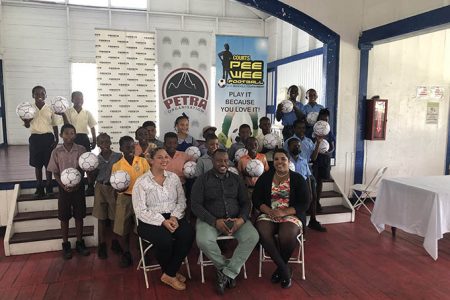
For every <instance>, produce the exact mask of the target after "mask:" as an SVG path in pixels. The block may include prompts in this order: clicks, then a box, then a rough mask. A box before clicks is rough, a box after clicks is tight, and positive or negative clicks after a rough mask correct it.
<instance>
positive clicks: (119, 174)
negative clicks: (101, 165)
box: [109, 170, 131, 191]
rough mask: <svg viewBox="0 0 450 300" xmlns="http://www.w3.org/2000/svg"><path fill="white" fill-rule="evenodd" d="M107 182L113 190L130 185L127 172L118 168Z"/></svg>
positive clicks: (123, 188)
mask: <svg viewBox="0 0 450 300" xmlns="http://www.w3.org/2000/svg"><path fill="white" fill-rule="evenodd" d="M109 182H110V183H111V186H112V187H113V188H114V189H115V190H118V191H123V190H125V189H126V188H127V187H128V186H129V185H130V182H131V177H130V175H129V174H128V173H127V172H125V171H122V170H119V171H116V172H114V173H112V174H111V177H110V178H109Z"/></svg>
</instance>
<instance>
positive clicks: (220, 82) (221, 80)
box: [217, 78, 227, 88]
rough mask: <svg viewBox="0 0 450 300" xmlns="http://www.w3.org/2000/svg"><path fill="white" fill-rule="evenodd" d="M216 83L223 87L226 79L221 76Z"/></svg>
mask: <svg viewBox="0 0 450 300" xmlns="http://www.w3.org/2000/svg"><path fill="white" fill-rule="evenodd" d="M217 85H218V86H219V87H220V88H224V87H225V86H226V85H227V81H226V80H225V79H223V78H221V79H220V80H219V82H218V83H217Z"/></svg>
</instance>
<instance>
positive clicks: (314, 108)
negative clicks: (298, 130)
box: [303, 89, 324, 138]
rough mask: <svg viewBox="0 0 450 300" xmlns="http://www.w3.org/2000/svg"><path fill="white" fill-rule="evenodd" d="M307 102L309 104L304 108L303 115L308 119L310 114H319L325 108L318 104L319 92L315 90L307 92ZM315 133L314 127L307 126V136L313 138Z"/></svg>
mask: <svg viewBox="0 0 450 300" xmlns="http://www.w3.org/2000/svg"><path fill="white" fill-rule="evenodd" d="M305 98H306V100H308V103H307V104H305V106H303V113H304V114H305V116H306V117H307V116H308V114H310V113H312V112H314V113H319V112H320V110H321V109H323V108H324V107H323V106H322V105H320V104H318V103H317V92H316V90H315V89H309V90H307V91H306V96H305ZM312 133H313V125H309V124H306V136H307V137H309V138H311V137H312Z"/></svg>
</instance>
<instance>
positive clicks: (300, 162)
mask: <svg viewBox="0 0 450 300" xmlns="http://www.w3.org/2000/svg"><path fill="white" fill-rule="evenodd" d="M290 161H291V162H292V163H293V164H294V166H295V172H297V173H299V174H300V175H302V176H303V178H305V179H306V178H308V176H311V170H310V169H309V166H308V162H307V161H306V159H304V158H302V157H301V156H300V155H299V156H298V157H297V159H295V158H294V157H292V155H291V157H290Z"/></svg>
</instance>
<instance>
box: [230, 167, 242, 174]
mask: <svg viewBox="0 0 450 300" xmlns="http://www.w3.org/2000/svg"><path fill="white" fill-rule="evenodd" d="M228 172H231V173H234V174H236V175H239V171H238V169H236V168H235V167H228Z"/></svg>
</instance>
